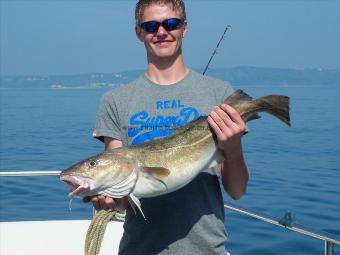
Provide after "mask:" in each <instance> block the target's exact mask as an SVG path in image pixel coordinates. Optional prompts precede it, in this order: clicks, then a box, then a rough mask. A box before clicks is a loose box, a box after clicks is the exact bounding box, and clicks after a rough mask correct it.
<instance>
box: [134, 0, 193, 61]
mask: <svg viewBox="0 0 340 255" xmlns="http://www.w3.org/2000/svg"><path fill="white" fill-rule="evenodd" d="M169 18H179V19H180V18H181V17H180V14H179V13H178V12H176V11H174V10H173V9H172V8H171V6H168V5H156V4H154V5H151V6H149V7H147V8H146V9H145V10H144V14H143V18H142V20H141V23H142V22H146V21H158V22H162V21H164V20H166V19H169ZM186 33H187V25H186V23H185V24H183V26H182V27H181V28H179V29H175V30H173V31H166V30H165V28H164V27H163V26H160V27H159V29H158V31H157V32H155V33H148V32H146V31H144V30H143V29H141V28H140V27H136V34H137V36H138V38H139V40H140V41H142V42H144V45H145V48H146V51H147V54H148V59H149V61H153V62H155V61H156V62H157V61H163V60H167V59H173V58H176V57H177V56H178V55H179V54H180V53H181V46H182V38H183V37H184V36H185V34H186Z"/></svg>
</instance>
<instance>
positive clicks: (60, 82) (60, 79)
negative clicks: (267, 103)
mask: <svg viewBox="0 0 340 255" xmlns="http://www.w3.org/2000/svg"><path fill="white" fill-rule="evenodd" d="M195 70H196V71H198V72H202V70H200V69H195ZM142 73H143V70H129V71H125V72H119V73H89V74H75V75H41V76H39V75H3V76H0V88H2V89H5V88H6V89H9V88H49V89H97V88H106V87H107V88H110V87H116V86H120V85H123V84H126V83H129V82H130V81H132V80H134V79H135V78H137V77H138V76H139V75H141V74H142ZM207 75H209V76H212V77H216V78H218V79H222V80H226V81H229V82H230V83H232V84H242V85H244V84H246V85H249V86H251V85H272V86H275V85H281V86H282V85H287V86H288V85H296V84H299V85H340V69H307V68H306V69H289V68H266V67H252V66H241V67H231V68H213V69H209V70H208V72H207Z"/></svg>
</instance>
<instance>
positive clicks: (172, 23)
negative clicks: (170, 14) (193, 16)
mask: <svg viewBox="0 0 340 255" xmlns="http://www.w3.org/2000/svg"><path fill="white" fill-rule="evenodd" d="M182 24H183V22H182V20H180V19H177V18H171V19H166V20H164V21H162V22H158V21H154V20H152V21H146V22H143V23H142V24H141V25H140V26H141V28H142V29H143V30H144V31H146V32H148V33H155V32H157V31H158V29H159V27H160V26H162V27H164V29H165V30H166V31H172V30H175V29H178V28H180V27H181V26H182Z"/></svg>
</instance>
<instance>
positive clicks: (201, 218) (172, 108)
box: [90, 0, 248, 255]
mask: <svg viewBox="0 0 340 255" xmlns="http://www.w3.org/2000/svg"><path fill="white" fill-rule="evenodd" d="M135 17H136V28H135V31H136V35H137V37H138V39H139V40H140V41H141V42H143V43H144V45H145V49H146V53H147V61H148V64H147V70H146V72H145V74H143V75H142V76H141V77H139V78H138V79H137V80H135V81H133V82H131V83H130V84H128V85H126V86H122V87H120V88H117V89H114V90H113V91H111V92H109V93H107V94H106V95H104V97H103V98H102V102H101V105H100V109H99V111H98V115H97V124H96V130H95V135H96V137H97V138H99V139H101V140H103V141H104V143H105V148H106V149H107V150H110V149H113V148H117V147H121V146H127V145H131V144H132V145H136V144H140V143H142V142H145V141H148V140H152V139H155V138H161V137H164V136H166V135H169V134H171V133H172V132H173V129H174V128H175V127H179V126H182V125H184V124H186V123H187V122H189V121H191V120H194V119H196V118H198V117H199V116H200V115H205V116H207V115H208V118H207V120H208V122H209V124H210V126H211V128H212V130H213V131H214V132H215V134H216V136H217V139H218V146H219V148H220V149H221V150H222V151H223V153H224V156H225V160H224V162H223V164H222V166H221V176H222V177H221V178H222V183H223V187H224V189H225V191H226V192H227V193H228V194H229V195H230V196H231V197H232V198H234V199H239V198H240V197H241V196H242V195H243V194H244V193H245V191H246V186H247V182H248V170H247V166H246V164H245V161H244V159H243V153H242V145H241V137H242V135H243V134H244V132H245V131H246V126H245V123H244V122H243V120H242V119H241V117H240V115H239V114H238V113H237V112H236V111H235V110H234V109H233V108H232V107H230V106H228V105H221V103H222V102H223V99H225V98H226V97H228V95H230V94H231V93H232V89H231V87H230V86H229V85H228V84H226V83H225V82H222V81H218V80H215V79H212V78H209V77H205V76H202V75H200V74H198V73H196V72H194V71H192V70H190V69H188V68H187V67H186V66H185V64H184V62H183V56H182V39H183V38H184V37H185V36H186V34H187V32H188V24H187V21H186V14H185V6H184V3H183V1H182V0H140V1H138V3H137V5H136V12H135ZM216 105H220V106H216ZM90 200H91V201H92V203H93V205H94V207H95V208H96V209H97V210H100V209H104V210H107V209H110V208H115V209H117V208H127V215H126V221H125V224H124V235H123V238H122V240H121V244H120V254H123V255H129V254H133V255H136V254H138V255H142V254H145V255H150V254H209V255H211V254H228V253H227V252H226V250H225V248H224V244H225V241H226V232H225V227H224V209H223V199H222V194H221V190H220V185H219V181H218V178H217V177H216V176H213V175H210V174H208V173H201V174H199V176H198V177H196V178H195V179H194V180H193V181H192V182H191V183H189V184H188V185H187V186H185V187H183V188H182V189H180V190H178V191H175V192H173V193H170V194H166V195H163V196H159V197H155V198H147V199H141V204H142V209H143V211H144V214H145V216H146V220H144V218H143V217H142V216H141V215H140V214H139V213H137V214H135V213H134V212H133V210H132V209H131V208H130V207H128V206H127V202H126V199H112V198H109V197H104V196H95V197H92V198H90Z"/></svg>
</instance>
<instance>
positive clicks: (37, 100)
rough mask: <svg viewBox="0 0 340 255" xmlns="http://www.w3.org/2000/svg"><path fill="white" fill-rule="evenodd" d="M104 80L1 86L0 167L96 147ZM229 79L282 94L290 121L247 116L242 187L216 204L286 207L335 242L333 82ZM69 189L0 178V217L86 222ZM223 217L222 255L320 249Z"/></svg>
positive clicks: (339, 207) (338, 229) (268, 211)
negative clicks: (98, 82) (224, 252)
mask: <svg viewBox="0 0 340 255" xmlns="http://www.w3.org/2000/svg"><path fill="white" fill-rule="evenodd" d="M216 78H219V77H216ZM28 82H29V84H32V83H34V80H33V81H32V79H30V81H27V83H28ZM111 85H112V84H111ZM112 86H115V85H114V84H113V85H112ZM112 86H70V87H69V86H63V85H53V84H50V85H49V86H37V87H34V86H31V85H30V86H27V87H26V86H25V83H23V84H22V86H19V87H11V86H7V85H6V83H4V84H2V85H1V88H0V100H1V101H0V107H1V110H0V117H1V119H0V121H1V129H0V132H1V133H0V134H1V137H0V138H1V139H0V148H1V151H0V170H1V171H30V170H62V169H65V168H67V167H68V166H70V165H72V164H74V163H76V162H78V161H80V160H82V159H84V158H87V157H89V156H91V155H94V154H97V153H100V152H102V151H103V149H104V148H103V144H101V142H99V141H98V140H96V139H94V138H93V137H92V131H93V129H94V123H95V116H96V112H97V109H98V104H99V101H100V98H101V96H102V95H103V94H104V93H105V92H107V91H109V90H111V89H112ZM117 86H118V85H117ZM119 86H124V85H121V84H120V85H119ZM233 86H234V88H235V89H243V90H244V91H246V92H247V93H248V94H249V95H251V96H252V97H253V98H257V97H260V96H264V95H268V94H283V95H287V96H289V97H290V99H291V123H292V127H288V126H286V125H285V124H283V123H282V122H280V121H278V120H277V119H275V118H273V117H271V116H268V115H267V114H265V113H264V114H261V116H262V118H261V119H259V120H256V121H251V122H249V123H248V129H249V133H248V134H247V135H246V136H244V138H243V150H244V154H245V158H246V161H247V164H248V167H249V170H250V180H249V186H248V190H247V193H246V195H245V196H244V197H242V198H241V199H240V200H238V201H234V200H232V199H231V198H230V197H228V195H226V194H224V200H225V203H226V204H231V205H233V206H237V207H242V208H245V209H247V210H251V211H253V212H256V213H259V214H264V215H268V216H269V217H272V218H275V219H281V218H283V217H284V215H285V214H287V213H288V214H289V215H291V216H292V219H293V222H292V225H293V226H294V225H298V226H303V227H305V228H307V229H311V230H315V231H317V232H321V233H324V234H326V235H329V236H331V237H334V238H336V239H337V240H340V136H339V131H340V100H339V98H340V84H309V85H308V84H299V83H297V84H294V83H293V84H292V83H289V84H284V83H282V84H276V85H272V84H269V83H268V84H253V85H252V84H249V83H244V84H240V83H239V84H233ZM68 189H69V188H68V187H67V185H65V184H64V183H62V182H61V181H60V180H59V178H58V177H53V176H52V177H17V178H14V177H0V192H1V199H0V221H32V220H71V219H90V218H91V217H92V208H91V206H90V204H84V203H83V202H82V201H81V200H74V201H73V203H72V205H71V209H70V206H69V199H68V198H67V193H68ZM225 215H226V220H225V226H226V229H227V233H228V242H227V244H226V246H227V249H228V250H229V251H230V252H231V254H242V255H250V254H251V255H257V254H261V255H267V254H268V255H273V254H278V255H287V254H299V255H300V254H301V255H302V254H305V255H310V254H323V252H324V243H323V242H322V241H320V240H317V239H314V238H311V237H307V236H304V235H301V234H299V233H295V232H292V231H290V230H288V229H286V228H282V227H278V226H274V225H271V224H269V223H266V222H262V221H259V220H257V219H253V218H250V217H249V216H246V215H242V214H239V213H236V212H234V211H232V210H229V209H226V210H225ZM174 220H175V219H174ZM335 254H340V248H339V247H335Z"/></svg>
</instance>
